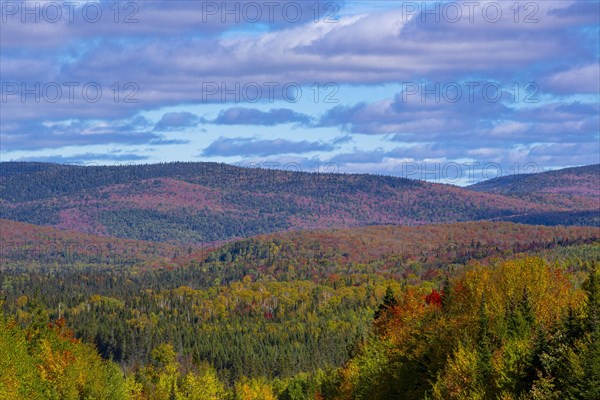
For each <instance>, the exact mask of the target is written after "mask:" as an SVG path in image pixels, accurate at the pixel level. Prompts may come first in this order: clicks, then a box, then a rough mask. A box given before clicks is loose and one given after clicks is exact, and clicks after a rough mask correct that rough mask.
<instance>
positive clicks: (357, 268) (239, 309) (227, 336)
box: [0, 221, 600, 399]
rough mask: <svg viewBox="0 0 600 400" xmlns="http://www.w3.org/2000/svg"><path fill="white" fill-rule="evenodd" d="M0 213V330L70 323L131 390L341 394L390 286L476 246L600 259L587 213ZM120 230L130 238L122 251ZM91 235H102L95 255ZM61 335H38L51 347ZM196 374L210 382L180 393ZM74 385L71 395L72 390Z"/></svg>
mask: <svg viewBox="0 0 600 400" xmlns="http://www.w3.org/2000/svg"><path fill="white" fill-rule="evenodd" d="M2 225H3V226H4V227H5V228H4V229H3V230H2V242H1V244H2V248H3V249H4V250H3V251H4V253H3V255H4V257H3V258H2V271H1V272H0V287H1V290H2V297H3V299H4V304H3V308H4V310H5V311H4V312H5V315H7V316H10V317H6V318H7V321H6V322H5V326H6V329H8V330H7V331H6V332H12V333H10V334H9V333H7V334H6V335H7V336H6V337H5V338H4V339H3V340H5V341H8V340H17V339H15V338H18V337H20V336H19V335H25V336H24V337H29V336H28V335H29V333H28V332H29V331H30V330H31V329H32V327H34V326H37V328H36V329H38V330H39V329H41V327H43V326H45V325H46V324H48V323H51V322H52V321H56V320H58V321H57V322H52V323H53V325H52V328H49V331H48V332H46V333H44V334H47V335H55V333H52V332H54V331H56V332H59V333H60V332H67V329H71V330H72V331H73V335H74V337H75V338H77V339H78V340H81V341H83V343H91V344H94V345H95V347H96V349H97V352H98V354H99V355H100V356H101V357H102V358H104V359H107V360H113V361H114V362H116V363H117V364H118V365H119V366H120V367H121V368H122V371H123V374H125V375H126V377H127V378H118V377H117V376H116V375H114V373H113V375H111V376H112V378H111V379H113V380H115V379H116V380H117V381H116V383H115V385H116V387H117V388H118V390H120V391H121V392H119V393H125V394H123V396H128V394H127V393H129V396H133V398H152V399H162V398H165V399H167V398H170V397H169V396H172V394H173V393H175V394H177V395H178V396H180V397H179V398H224V399H226V398H229V396H233V397H232V398H240V399H261V398H281V399H290V398H293V399H306V398H318V396H323V397H321V398H337V397H339V398H345V397H344V396H346V394H345V393H353V391H354V390H355V387H356V386H355V384H354V383H352V382H351V379H354V378H351V377H350V376H346V374H347V373H348V372H347V371H348V368H353V367H352V365H354V364H353V363H354V362H357V361H354V360H355V359H356V360H359V359H360V357H363V355H362V354H363V352H365V351H369V350H368V347H366V346H369V343H372V341H373V340H376V341H379V340H380V339H374V338H377V336H374V335H376V334H377V332H379V327H378V326H379V324H380V323H379V322H377V323H376V324H375V325H373V318H374V315H378V316H379V317H377V319H378V320H380V319H381V315H382V311H381V306H380V305H381V304H385V303H386V302H389V301H390V298H389V297H390V294H389V293H390V291H391V292H393V293H394V296H404V295H409V294H410V296H416V297H414V300H413V301H415V302H419V301H420V302H422V306H423V307H429V306H428V305H427V302H428V301H429V302H431V298H432V296H433V298H435V297H436V296H437V295H440V296H441V293H442V290H444V289H443V288H444V287H445V285H447V283H445V282H447V281H448V279H450V278H452V279H456V277H460V276H463V274H465V273H466V272H465V271H468V270H470V269H472V268H475V267H474V266H475V265H477V264H473V263H474V262H475V260H478V262H480V263H481V265H484V266H491V265H495V264H496V263H497V262H499V261H498V260H500V259H513V258H514V257H517V259H519V258H520V257H522V256H523V254H539V255H540V256H541V257H543V258H544V259H546V260H548V262H549V263H550V264H552V265H555V264H554V263H557V264H556V265H558V266H560V268H561V269H562V270H563V271H564V273H565V274H568V276H570V277H571V278H570V282H571V281H572V282H573V283H574V284H576V283H577V282H580V281H581V280H583V279H584V277H585V274H586V273H587V270H588V267H589V265H591V264H590V263H592V264H594V263H597V262H598V260H599V259H600V251H599V249H600V248H599V247H598V245H597V244H594V243H595V242H596V241H598V240H599V239H600V229H598V228H593V227H544V226H530V225H519V224H512V223H505V222H484V223H476V222H469V223H457V224H450V225H429V226H418V227H402V226H374V227H364V228H351V229H337V230H329V231H314V232H286V233H280V234H270V235H265V236H259V237H255V238H250V239H244V240H240V241H236V242H232V243H227V244H224V245H221V246H218V247H216V248H212V249H204V250H197V249H191V248H187V249H186V248H177V247H176V246H171V245H159V246H157V247H155V248H153V247H152V246H151V243H147V242H136V241H128V240H122V239H118V240H115V241H114V242H112V243H111V242H110V240H109V239H108V238H105V237H94V236H90V235H78V234H77V233H75V232H69V231H63V230H56V229H53V228H49V227H38V226H34V225H29V224H23V223H17V222H9V221H3V224H2ZM35 243H37V250H36V251H31V248H30V247H29V246H32V244H35ZM123 243H125V244H128V245H129V246H134V247H133V248H135V249H137V250H136V251H135V252H133V253H131V254H130V253H126V254H122V252H121V251H120V250H118V248H119V246H122V245H123ZM7 244H8V246H7ZM61 248H67V249H69V251H68V252H67V253H65V252H62V251H59V250H60V249H61ZM90 249H92V250H93V251H97V249H102V252H101V253H102V257H97V256H96V255H95V254H94V253H93V254H90V253H89V252H90ZM112 249H114V251H115V254H112V253H111V252H110V251H111V250H112ZM121 256H123V258H122V259H121V258H119V257H121ZM153 257H154V258H153ZM115 260H117V261H118V260H121V261H123V262H122V263H121V264H116V263H115ZM477 268H487V267H477ZM386 293H387V295H386ZM432 293H433V295H432ZM436 293H437V295H436ZM428 296H429V297H428ZM426 298H429V300H426ZM386 299H387V300H386ZM419 299H420V300H419ZM457 307H460V306H457ZM378 309H380V311H377V310H378ZM374 327H375V330H374ZM20 329H23V330H24V331H23V332H25V333H19V332H21V331H20ZM453 329H454V328H453ZM456 329H457V330H459V329H462V327H456ZM60 335H63V336H64V335H67V336H64V337H66V338H68V337H70V336H68V333H64V334H63V333H61V334H60ZM60 335H58V338H55V339H52V340H55V341H56V340H58V342H56V344H53V345H52V346H58V347H56V348H60V349H63V347H60V346H61V345H60V340H61V339H60V338H61V337H62V336H60ZM52 337H54V336H52ZM69 340H70V339H69ZM10 343H12V342H10ZM52 343H54V342H51V344H52ZM7 346H12V345H11V344H7ZM52 346H51V349H53V350H51V351H52V352H53V353H52V354H55V353H56V351H58V350H55V349H54V347H52ZM27 351H28V353H27V356H25V355H23V356H22V357H28V358H27V360H30V361H27V363H30V364H31V363H33V364H35V365H38V364H39V363H40V362H42V361H38V360H39V359H40V357H42V355H41V353H40V352H43V351H50V350H44V349H42V348H38V347H28V350H27ZM61 351H62V350H61ZM69 351H72V350H69ZM44 354H45V353H44ZM68 354H70V353H68ZM44 357H45V356H44ZM64 357H66V356H64ZM357 357H358V358H357ZM444 357H445V356H444ZM442 358H443V357H442ZM70 360H71V359H70V358H68V357H67V358H66V360H63V361H61V362H63V363H65V365H71V364H70V363H71V361H70ZM86 360H87V359H86ZM349 360H352V361H350V364H348V362H349ZM43 362H45V361H43ZM43 362H42V365H43ZM72 362H73V363H76V361H75V359H73V361H72ZM77 362H79V361H77ZM86 362H92V359H90V361H85V360H83V361H81V363H83V364H82V365H85V363H86ZM93 362H95V361H93ZM438 362H441V361H439V360H438ZM36 363H37V364H36ZM442 364H443V363H442ZM74 365H75V364H74ZM77 365H80V364H77ZM110 365H111V364H107V366H106V367H103V368H105V369H106V368H108V369H110V368H114V366H110ZM23 368H25V367H23ZM27 368H29V367H27ZM61 368H62V367H61ZM77 368H85V367H84V366H81V367H78V366H73V369H74V370H77ZM378 368H380V369H381V368H385V365H383V366H380V367H378ZM360 373H362V372H360ZM73 374H75V373H74V372H73ZM73 376H75V375H69V374H66V375H56V376H53V377H52V378H47V377H46V378H44V377H43V376H41V375H40V376H39V377H37V378H36V379H38V380H40V382H41V383H39V385H41V386H39V387H40V388H41V387H44V386H43V385H46V386H51V387H53V388H54V389H52V390H55V391H56V390H58V391H59V392H58V393H63V394H59V395H57V396H58V397H57V398H69V397H68V396H67V395H65V394H64V393H66V392H60V391H61V390H75V389H72V386H69V385H73V382H72V381H71V379H74V378H73ZM415 378H419V379H420V378H421V376H417V375H415ZM3 379H5V380H8V377H4V378H3ZM44 379H46V380H44ZM99 379H100V378H99ZM119 379H123V381H122V382H121V383H119V382H118V380H119ZM385 379H388V378H385ZM62 380H64V382H63V381H62ZM90 384H91V383H90ZM6 385H8V384H6ZM11 385H13V386H10V387H11V388H12V389H10V390H21V391H25V392H22V393H29V392H26V391H27V390H42V389H31V388H29V386H26V385H25V386H23V387H22V388H20V389H18V388H19V387H20V386H19V385H23V380H19V379H17V381H16V383H11ZM15 385H16V386H15ZM205 385H208V386H206V387H210V388H211V389H210V390H211V391H210V392H208V393H213V394H214V393H217V394H216V395H214V396H216V397H214V396H213V397H210V395H209V394H207V395H206V396H208V397H194V396H201V395H198V394H193V395H192V394H191V393H198V391H200V388H201V387H205ZM358 386H360V387H362V386H363V384H362V383H361V384H359V385H358ZM7 387H8V386H7ZM75 387H77V386H75ZM123 388H124V389H123ZM7 390H8V389H7ZM77 390H81V391H80V392H77V393H78V394H76V395H75V394H74V395H73V396H74V397H73V398H79V397H81V396H83V395H82V393H85V392H84V389H77ZM85 390H88V389H85ZM90 390H91V389H90ZM115 390H117V389H115ZM123 390H124V392H123ZM374 390H375V389H374ZM377 390H379V389H377ZM11 393H12V392H11ZM73 393H75V392H73ZM186 393H187V394H186ZM244 393H245V394H244ZM252 393H254V394H252ZM257 393H259V394H257ZM260 393H262V394H260ZM327 393H329V394H327ZM61 396H64V397H61ZM69 396H70V395H69ZM78 396H79V397H78ZM136 396H137V397H136ZM185 396H188V397H185ZM202 396H204V395H202ZM244 396H245V397H244ZM261 396H262V397H261ZM265 396H266V397H265ZM269 396H271V397H269ZM315 396H317V397H315ZM340 396H341V397H340ZM349 396H350V397H349V398H356V396H355V395H354V394H352V395H349ZM15 398H16V397H15ZM92 398H100V397H92ZM382 398H387V397H382ZM414 398H420V397H414Z"/></svg>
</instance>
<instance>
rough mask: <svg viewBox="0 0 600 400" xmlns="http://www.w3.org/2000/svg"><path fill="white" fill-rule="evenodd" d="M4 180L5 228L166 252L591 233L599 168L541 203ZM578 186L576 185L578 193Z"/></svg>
mask: <svg viewBox="0 0 600 400" xmlns="http://www.w3.org/2000/svg"><path fill="white" fill-rule="evenodd" d="M0 170H1V172H0V206H1V207H0V218H4V219H9V220H14V221H21V222H28V223H32V224H37V225H47V226H52V227H57V228H62V229H70V230H75V231H78V232H82V233H89V234H94V235H101V236H102V235H104V236H115V237H121V238H128V239H136V240H149V241H156V242H167V243H172V244H193V245H198V244H206V243H216V242H217V243H218V242H221V241H227V240H231V239H235V238H243V237H250V236H254V235H257V234H264V233H271V232H278V231H286V230H298V229H323V228H344V227H355V226H368V225H382V224H400V225H423V224H429V223H448V222H460V221H473V220H512V221H514V222H530V223H536V224H551V225H552V224H566V225H572V224H579V225H582V224H583V225H597V224H598V219H597V218H596V213H597V198H598V196H597V193H598V189H597V186H596V185H595V184H596V177H597V168H595V167H594V166H592V167H586V168H583V169H575V170H573V171H570V172H569V173H568V174H564V176H563V178H560V179H554V176H555V174H538V175H539V177H538V178H536V179H537V180H539V181H540V182H541V183H537V184H536V185H537V186H536V187H540V188H542V189H543V190H544V192H542V193H541V194H540V195H532V196H528V195H526V194H525V193H524V190H525V189H523V190H522V191H519V190H520V189H519V188H521V187H524V188H526V187H528V186H529V184H523V185H521V186H518V187H517V186H515V185H514V184H512V186H511V185H509V184H507V183H506V181H504V180H500V181H499V182H496V183H493V182H492V183H487V184H485V183H484V184H481V185H480V186H476V187H472V188H460V187H456V186H452V185H442V184H435V183H428V182H423V181H416V180H409V179H404V178H395V177H390V176H376V175H356V174H350V175H346V174H322V173H305V172H291V171H279V170H272V169H256V168H240V167H234V166H231V165H226V164H215V163H169V164H153V165H131V166H88V167H81V166H72V165H60V164H47V163H12V162H10V163H2V164H0ZM536 176H537V175H536ZM569 176H571V178H569ZM573 176H578V177H581V179H579V180H577V181H576V182H577V184H576V185H575V186H574V185H573V182H574V181H575V180H574V178H572V177H573ZM524 179H529V177H527V178H524ZM536 182H537V181H536ZM486 185H487V186H486ZM569 185H570V186H569ZM552 190H554V192H552ZM555 193H559V194H555ZM557 215H558V216H560V218H558V219H557V217H556V216H557Z"/></svg>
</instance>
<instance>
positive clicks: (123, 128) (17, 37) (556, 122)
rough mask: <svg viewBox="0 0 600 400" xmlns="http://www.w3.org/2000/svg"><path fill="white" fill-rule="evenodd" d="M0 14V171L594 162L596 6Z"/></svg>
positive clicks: (144, 7)
mask: <svg viewBox="0 0 600 400" xmlns="http://www.w3.org/2000/svg"><path fill="white" fill-rule="evenodd" d="M26 3H27V4H26ZM515 4H516V6H515ZM0 11H1V25H0V44H1V48H2V54H1V56H2V61H1V64H0V74H1V81H2V86H1V88H0V91H1V93H0V94H1V96H2V97H1V99H0V106H1V111H0V117H1V118H0V130H1V134H0V140H1V142H0V144H1V149H0V157H1V159H2V161H9V160H40V161H54V162H69V163H80V164H125V163H154V162H165V161H216V162H227V163H231V164H238V165H263V166H268V167H279V168H293V169H296V170H298V169H302V170H311V171H312V170H319V169H321V168H325V169H326V170H329V171H331V170H335V171H339V172H347V173H350V172H365V173H377V174H389V175H396V176H408V177H412V178H426V179H428V180H438V181H439V180H444V179H443V178H446V179H445V181H447V182H449V183H458V184H465V183H470V182H468V181H477V180H481V179H484V178H491V177H494V176H497V175H507V174H509V173H514V172H515V171H521V172H532V171H542V170H548V169H555V168H561V167H567V166H575V165H585V164H592V163H598V162H600V160H599V157H600V155H599V154H600V142H599V141H600V139H599V134H598V132H599V131H600V120H599V118H600V117H599V98H600V93H599V92H600V82H599V79H600V78H599V76H600V70H599V53H600V49H599V46H600V43H599V37H600V32H599V28H598V27H599V15H600V3H599V2H598V1H556V2H555V1H521V2H515V1H477V2H467V1H447V2H422V1H419V2H409V1H404V2H403V1H374V0H371V1H346V2H343V1H291V0H290V1H256V2H252V1H244V2H236V1H226V2H224V1H218V2H213V1H193V0H187V1H177V0H176V1H166V0H165V1H121V2H119V3H116V2H115V1H114V0H110V1H106V2H92V1H79V2H78V3H77V5H73V4H72V3H68V2H62V1H39V0H38V1H35V2H34V1H31V2H13V1H4V0H3V1H2V3H1V9H0ZM467 171H469V172H470V173H469V174H468V173H467ZM467 175H468V176H467ZM467 178H468V179H467ZM467 180H468V181H467Z"/></svg>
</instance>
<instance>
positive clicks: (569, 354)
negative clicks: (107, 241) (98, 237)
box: [0, 244, 600, 400]
mask: <svg viewBox="0 0 600 400" xmlns="http://www.w3.org/2000/svg"><path fill="white" fill-rule="evenodd" d="M535 253H536V254H537V256H534V257H531V256H525V255H522V254H521V255H517V256H516V257H509V256H505V257H504V259H502V258H498V257H492V258H490V259H481V260H480V261H470V262H467V263H465V264H455V265H453V266H452V268H444V269H442V271H444V273H443V275H440V276H437V277H433V278H432V277H427V276H424V275H422V274H419V273H416V274H413V275H411V276H410V279H408V280H406V279H404V280H402V279H400V280H398V279H388V278H386V277H385V276H384V275H379V274H368V273H366V274H365V273H362V274H361V273H353V274H349V275H348V276H347V277H342V278H341V279H333V280H330V281H328V282H323V283H317V282H314V281H306V280H299V279H296V278H295V277H293V276H290V277H289V279H290V280H287V279H286V278H287V277H285V278H284V277H281V278H282V279H283V280H281V281H275V280H269V279H266V278H263V279H262V280H254V279H252V278H251V277H250V276H246V277H244V278H243V279H242V280H241V281H234V282H231V283H229V284H227V285H220V284H219V283H217V282H215V284H214V285H213V286H211V287H210V288H208V289H194V288H192V287H189V286H181V287H178V288H176V289H163V290H158V289H141V288H143V287H144V281H146V282H155V281H156V280H157V278H159V277H158V276H152V275H150V276H145V277H144V276H142V275H140V274H138V273H133V274H131V275H130V276H129V277H128V278H126V279H123V278H125V276H123V275H118V274H115V273H113V274H111V273H110V272H109V271H105V273H103V274H94V273H92V272H91V271H88V272H87V273H84V272H81V271H78V270H77V269H71V270H66V271H63V273H58V271H54V275H50V274H47V275H46V276H45V277H44V276H43V274H39V273H38V274H36V273H33V274H32V273H25V274H22V273H18V271H15V270H13V271H10V272H9V273H4V274H3V275H2V291H3V293H4V296H5V298H6V301H5V304H4V307H5V309H6V310H7V311H5V315H11V317H4V321H0V322H1V326H0V348H2V349H3V354H9V355H10V357H9V358H3V360H4V363H3V364H0V367H1V368H0V394H2V395H3V398H7V399H21V398H56V399H78V398H111V399H119V398H123V399H125V398H130V399H165V400H166V399H171V398H180V399H393V398H402V399H425V398H435V399H466V398H493V399H496V398H498V399H500V398H502V399H520V398H525V399H550V398H556V399H559V398H560V399H562V398H573V399H592V398H597V396H598V387H599V383H600V376H598V371H599V370H600V369H599V366H600V365H599V362H600V349H599V348H598V338H599V335H600V329H599V327H598V323H597V321H598V315H597V314H598V310H599V309H600V302H599V299H600V294H599V293H600V292H599V290H600V287H599V285H598V282H599V281H598V279H600V276H599V275H600V274H599V271H598V268H599V267H600V247H599V246H598V244H593V245H585V244H584V245H576V246H558V247H553V248H552V249H543V250H540V251H539V252H535ZM507 257H508V258H507ZM447 267H448V266H447ZM417 271H418V270H417ZM52 276H53V277H52ZM167 276H168V275H162V276H160V278H164V277H167ZM175 276H177V271H175ZM175 279H177V278H175ZM50 282H56V283H58V286H56V285H55V286H52V285H50V284H49V283H50ZM171 283H172V284H174V285H175V284H177V282H171ZM137 288H140V289H137ZM94 292H95V293H103V294H92V293H94ZM51 321H53V322H51ZM69 328H71V329H73V330H74V332H75V333H74V334H75V337H78V338H81V340H83V342H88V343H95V344H96V346H97V349H98V352H99V353H100V355H102V356H103V357H105V358H111V359H113V360H115V361H118V362H119V364H120V365H121V367H122V370H119V368H118V367H117V365H116V364H113V363H111V362H108V361H102V360H101V359H100V357H99V356H98V355H97V354H95V352H94V350H93V348H92V347H90V346H89V345H87V344H83V343H80V341H79V340H78V339H75V338H74V337H73V336H72V335H73V334H71V333H70V331H69ZM8 360H10V361H8Z"/></svg>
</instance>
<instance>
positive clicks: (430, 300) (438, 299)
mask: <svg viewBox="0 0 600 400" xmlns="http://www.w3.org/2000/svg"><path fill="white" fill-rule="evenodd" d="M443 297H444V291H443V290H442V291H440V292H438V291H437V290H435V289H432V290H431V293H429V294H428V295H427V296H425V302H426V303H427V304H433V305H437V306H441V305H442V298H443Z"/></svg>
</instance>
